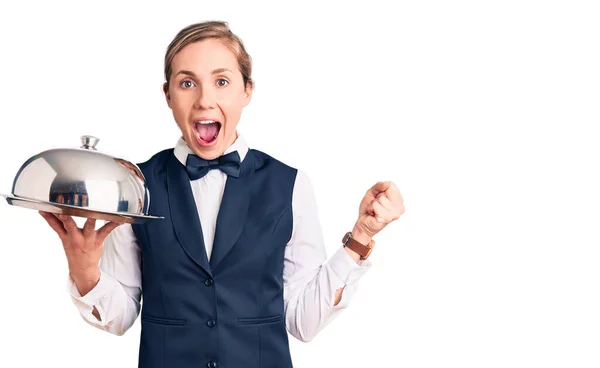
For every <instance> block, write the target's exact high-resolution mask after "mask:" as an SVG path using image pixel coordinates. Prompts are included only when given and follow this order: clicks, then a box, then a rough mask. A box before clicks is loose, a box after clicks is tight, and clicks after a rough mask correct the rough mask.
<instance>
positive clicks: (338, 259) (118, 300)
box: [68, 135, 371, 342]
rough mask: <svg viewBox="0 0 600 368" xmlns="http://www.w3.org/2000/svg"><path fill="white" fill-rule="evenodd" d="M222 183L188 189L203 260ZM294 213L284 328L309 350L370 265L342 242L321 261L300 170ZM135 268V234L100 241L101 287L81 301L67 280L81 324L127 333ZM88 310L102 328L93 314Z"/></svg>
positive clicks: (136, 304)
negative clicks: (339, 292)
mask: <svg viewBox="0 0 600 368" xmlns="http://www.w3.org/2000/svg"><path fill="white" fill-rule="evenodd" d="M236 150H237V151H238V153H239V155H240V158H241V159H242V160H243V159H244V157H245V156H246V153H247V152H248V146H247V145H246V142H245V140H244V139H243V137H242V136H240V135H238V138H237V140H236V141H235V142H234V144H232V145H231V146H230V147H229V148H228V149H227V150H226V151H225V154H227V153H229V152H232V151H236ZM174 154H175V156H176V157H177V159H178V160H179V161H180V162H181V163H182V164H183V165H185V162H186V159H187V155H188V154H194V153H193V152H192V151H191V150H190V148H189V147H188V146H187V144H186V143H185V141H184V140H183V139H182V138H180V139H179V141H178V142H177V145H176V146H175V150H174ZM226 180H227V175H226V174H225V173H223V172H222V171H221V170H211V171H209V172H208V174H206V175H205V176H204V177H202V178H200V179H198V180H192V181H190V185H191V188H192V192H193V195H194V200H195V202H196V207H197V209H198V215H199V217H200V223H201V226H202V233H203V234H204V244H205V246H206V252H207V255H208V259H209V260H210V256H211V252H212V247H213V238H214V234H215V225H216V219H217V214H218V211H219V207H220V204H221V198H222V196H223V190H224V187H225V182H226ZM151 195H152V193H150V196H151ZM292 211H293V227H292V236H291V238H290V240H289V242H288V243H287V245H286V249H285V258H284V268H283V281H284V292H283V297H284V310H285V323H286V328H287V330H288V332H289V333H290V334H291V335H292V336H294V337H296V338H297V339H299V340H301V341H305V342H307V341H310V340H312V339H313V338H314V337H315V335H316V334H317V333H318V332H319V331H320V330H321V329H322V328H324V327H325V326H326V325H327V324H328V323H329V322H331V321H332V320H333V319H334V318H335V317H336V316H337V315H338V314H339V313H340V311H341V310H343V309H344V308H346V307H347V306H348V303H349V301H350V299H351V298H352V295H353V293H354V292H355V291H356V288H357V282H358V280H359V279H360V277H362V275H364V274H365V272H366V271H367V270H368V269H369V268H370V267H371V263H370V260H366V261H359V263H358V264H357V263H356V262H355V261H354V260H353V259H352V258H351V257H350V256H349V255H348V253H346V251H345V250H344V248H343V247H342V246H341V242H340V247H339V249H338V250H337V251H336V252H335V253H334V254H333V255H332V256H331V257H330V258H329V259H327V257H326V252H325V245H324V241H323V234H322V230H321V225H320V222H319V218H318V214H317V204H316V200H315V195H314V191H313V188H312V185H311V183H310V181H309V178H308V176H307V175H306V173H305V172H303V171H301V170H298V175H297V177H296V181H295V183H294V189H293V195H292ZM156 221H158V220H156ZM351 225H353V224H349V226H351ZM340 238H341V236H340ZM140 262H141V254H140V248H139V246H138V243H137V240H136V237H135V234H134V232H133V229H132V228H131V225H129V224H123V225H121V226H119V227H117V228H116V229H115V230H113V231H112V232H111V233H110V234H109V235H108V236H107V238H106V239H105V241H104V245H103V251H102V258H101V260H100V275H101V276H100V281H99V282H98V284H97V285H96V286H95V287H94V288H93V289H92V290H91V291H90V292H89V293H87V294H86V295H84V296H81V295H80V293H79V291H78V289H77V286H76V285H75V283H74V282H73V279H72V278H71V277H70V276H69V277H68V290H69V292H70V294H71V297H72V300H73V303H74V304H75V305H76V306H77V309H78V310H79V313H80V314H81V316H82V317H83V319H84V320H85V321H86V322H88V323H90V324H91V325H92V326H94V327H97V328H99V329H103V330H106V331H108V332H110V333H113V334H116V335H122V334H124V333H125V332H126V331H127V330H128V329H129V328H130V327H131V326H132V325H133V323H134V322H135V320H136V318H137V316H138V315H139V312H140V300H141V296H142V289H141V285H142V284H141V267H140ZM200 281H201V280H199V282H200ZM344 286H345V287H346V288H345V289H344V291H343V293H342V299H341V301H340V302H339V303H338V304H337V305H334V302H335V301H334V299H335V292H336V291H337V290H338V289H340V288H342V287H344ZM94 306H95V307H96V309H97V310H98V313H99V315H100V320H98V319H97V318H96V317H95V316H94V315H93V314H92V311H93V307H94Z"/></svg>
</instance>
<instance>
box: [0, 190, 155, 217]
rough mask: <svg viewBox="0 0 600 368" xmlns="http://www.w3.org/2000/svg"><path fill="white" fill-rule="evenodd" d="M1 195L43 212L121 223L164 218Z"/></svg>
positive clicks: (11, 203)
mask: <svg viewBox="0 0 600 368" xmlns="http://www.w3.org/2000/svg"><path fill="white" fill-rule="evenodd" d="M0 196H2V197H5V198H6V202H8V204H10V205H13V206H18V207H23V208H28V209H32V210H38V211H43V212H51V213H57V214H63V215H69V216H75V217H84V218H94V219H97V220H106V221H114V222H119V223H128V224H141V223H144V222H146V221H148V220H154V219H162V218H164V217H160V216H147V215H139V214H132V213H126V212H110V211H100V210H95V209H92V208H82V207H79V206H71V205H68V204H60V203H54V202H45V201H40V200H38V199H31V198H25V197H19V196H15V195H12V194H1V193H0Z"/></svg>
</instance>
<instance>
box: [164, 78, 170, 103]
mask: <svg viewBox="0 0 600 368" xmlns="http://www.w3.org/2000/svg"><path fill="white" fill-rule="evenodd" d="M163 93H164V94H165V99H166V100H167V105H169V108H170V107H171V94H169V87H168V86H167V82H165V83H164V84H163Z"/></svg>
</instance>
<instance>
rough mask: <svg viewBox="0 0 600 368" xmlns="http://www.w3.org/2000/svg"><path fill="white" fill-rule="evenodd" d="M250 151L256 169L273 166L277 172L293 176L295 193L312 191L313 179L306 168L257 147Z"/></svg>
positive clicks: (292, 182)
mask: <svg viewBox="0 0 600 368" xmlns="http://www.w3.org/2000/svg"><path fill="white" fill-rule="evenodd" d="M250 151H251V152H252V153H253V155H254V160H255V162H256V163H255V168H256V170H263V169H266V168H272V169H273V171H275V172H278V173H284V174H289V175H290V176H291V178H292V181H291V184H292V185H293V188H294V192H295V193H306V192H312V183H311V179H310V177H309V175H308V174H307V172H306V170H304V169H302V168H298V167H295V166H292V165H290V164H288V163H286V162H284V161H281V160H278V159H276V158H275V157H273V156H271V155H269V154H267V153H265V152H263V151H260V150H257V149H250Z"/></svg>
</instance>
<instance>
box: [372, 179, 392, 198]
mask: <svg viewBox="0 0 600 368" xmlns="http://www.w3.org/2000/svg"><path fill="white" fill-rule="evenodd" d="M390 184H391V181H379V182H377V183H376V184H375V185H373V186H372V187H371V188H369V190H368V191H367V194H370V195H372V196H373V197H377V195H378V194H379V193H381V192H385V191H386V190H387V189H388V188H389V187H390Z"/></svg>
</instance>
